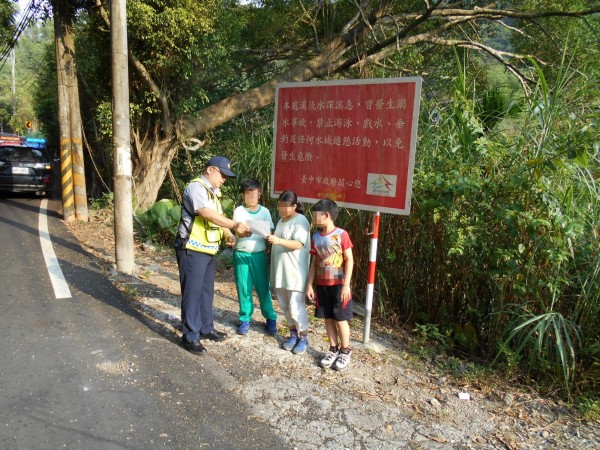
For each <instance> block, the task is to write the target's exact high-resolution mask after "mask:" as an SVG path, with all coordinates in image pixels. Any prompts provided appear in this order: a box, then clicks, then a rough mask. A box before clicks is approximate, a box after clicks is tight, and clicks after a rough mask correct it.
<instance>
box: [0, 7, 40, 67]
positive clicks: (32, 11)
mask: <svg viewBox="0 0 600 450" xmlns="http://www.w3.org/2000/svg"><path fill="white" fill-rule="evenodd" d="M40 7H41V2H36V0H29V3H28V4H27V6H26V7H25V12H24V13H23V15H22V16H21V20H20V21H19V23H18V25H17V27H16V28H15V32H14V33H13V35H12V37H11V38H10V40H9V41H8V43H7V44H6V47H5V48H4V50H3V51H2V55H1V56H0V60H2V65H0V70H2V68H4V64H6V61H7V59H8V58H7V57H8V55H9V54H10V52H11V50H12V49H13V48H14V47H15V45H16V44H17V41H18V40H19V37H20V36H21V34H22V33H23V31H25V29H26V28H27V27H28V26H29V24H30V23H31V22H32V21H33V19H34V18H35V15H36V14H37V13H38V11H39V10H40Z"/></svg>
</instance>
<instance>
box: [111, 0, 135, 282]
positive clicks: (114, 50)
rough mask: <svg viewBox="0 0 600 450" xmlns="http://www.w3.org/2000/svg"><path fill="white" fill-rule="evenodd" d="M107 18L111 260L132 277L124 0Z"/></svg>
mask: <svg viewBox="0 0 600 450" xmlns="http://www.w3.org/2000/svg"><path fill="white" fill-rule="evenodd" d="M110 15H111V17H110V38H111V54H112V86H113V150H114V153H113V154H114V161H113V168H114V191H115V218H114V224H115V260H116V262H117V270H118V271H119V272H123V273H127V274H132V273H133V271H134V269H135V262H134V246H133V205H132V167H131V137H130V126H129V69H128V66H127V14H126V0H112V2H111V6H110Z"/></svg>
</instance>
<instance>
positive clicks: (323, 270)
mask: <svg viewBox="0 0 600 450" xmlns="http://www.w3.org/2000/svg"><path fill="white" fill-rule="evenodd" d="M352 247H353V245H352V241H351V240H350V236H349V235H348V232H346V230H342V229H341V228H337V227H336V228H335V229H334V230H333V231H332V232H331V233H328V234H321V232H320V231H317V232H316V233H314V234H313V236H312V240H311V247H310V253H311V255H313V256H315V257H316V258H317V284H319V285H321V286H335V285H338V284H344V250H346V249H348V248H352Z"/></svg>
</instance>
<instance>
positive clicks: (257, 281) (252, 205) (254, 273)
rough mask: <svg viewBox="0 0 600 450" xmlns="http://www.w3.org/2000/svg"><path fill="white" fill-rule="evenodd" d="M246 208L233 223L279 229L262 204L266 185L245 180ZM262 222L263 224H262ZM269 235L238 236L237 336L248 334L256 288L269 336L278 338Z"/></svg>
mask: <svg viewBox="0 0 600 450" xmlns="http://www.w3.org/2000/svg"><path fill="white" fill-rule="evenodd" d="M240 192H241V193H242V197H243V205H241V206H238V207H237V208H236V209H235V211H234V212H233V220H234V221H236V222H243V223H247V224H252V222H253V221H254V222H255V223H256V224H257V225H262V227H263V228H266V229H267V234H268V233H270V232H271V231H272V230H273V229H274V228H275V226H274V225H273V219H272V218H271V213H270V212H269V210H268V209H267V208H265V207H264V206H261V205H260V203H259V201H260V197H261V195H262V185H261V183H260V182H259V181H257V180H244V181H243V182H242V186H241V189H240ZM261 222H262V223H261ZM266 243H267V240H266V235H265V236H262V235H260V234H258V233H251V232H247V233H244V234H238V235H237V236H236V243H235V247H234V249H235V251H234V253H233V270H234V274H235V283H236V288H237V294H238V300H239V305H240V313H239V318H240V325H239V327H238V329H237V333H238V334H241V335H245V334H248V331H249V330H250V322H251V320H252V313H253V312H254V302H253V300H252V288H253V287H254V289H256V293H257V295H258V299H259V301H260V311H261V313H262V315H263V317H264V318H265V319H266V321H267V326H266V327H267V333H268V334H270V335H276V334H277V313H276V312H275V310H274V309H273V301H272V298H271V288H270V285H269V264H268V260H267V253H266V248H267V245H266Z"/></svg>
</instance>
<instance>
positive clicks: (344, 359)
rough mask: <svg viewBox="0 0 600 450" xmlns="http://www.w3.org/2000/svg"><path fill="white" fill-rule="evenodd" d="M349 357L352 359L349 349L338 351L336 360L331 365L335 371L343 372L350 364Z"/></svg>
mask: <svg viewBox="0 0 600 450" xmlns="http://www.w3.org/2000/svg"><path fill="white" fill-rule="evenodd" d="M351 357H352V350H350V349H346V350H340V353H339V355H338V357H337V359H336V360H335V364H334V365H333V368H334V369H335V370H345V369H346V368H347V367H348V364H350V358H351Z"/></svg>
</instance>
